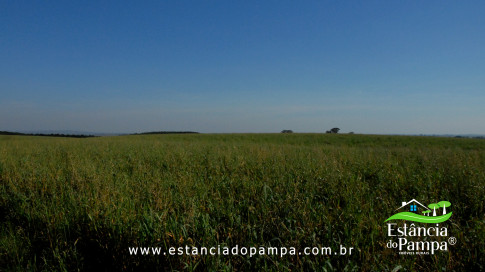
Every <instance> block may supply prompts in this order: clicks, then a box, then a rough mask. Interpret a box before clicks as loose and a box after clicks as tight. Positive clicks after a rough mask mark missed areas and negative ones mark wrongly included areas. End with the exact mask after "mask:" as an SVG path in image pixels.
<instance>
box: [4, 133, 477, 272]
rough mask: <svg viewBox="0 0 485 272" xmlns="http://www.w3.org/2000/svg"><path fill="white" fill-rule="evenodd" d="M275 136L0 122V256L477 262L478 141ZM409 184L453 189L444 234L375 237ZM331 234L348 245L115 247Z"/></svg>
mask: <svg viewBox="0 0 485 272" xmlns="http://www.w3.org/2000/svg"><path fill="white" fill-rule="evenodd" d="M287 136H288V135H283V134H279V133H275V134H246V135H245V134H232V135H219V134H217V135H206V134H193V135H192V134H191V135H163V136H161V135H138V136H117V137H97V138H89V139H69V138H47V137H19V136H0V218H1V221H2V223H1V224H0V270H2V271H79V270H81V271H122V270H125V271H133V270H146V271H157V270H158V271H163V270H188V271H193V270H200V271H233V270H237V271H261V270H273V271H315V270H317V271H393V270H394V271H397V270H399V267H402V268H403V269H405V270H407V271H445V270H446V271H483V270H485V267H484V263H483V261H480V260H482V259H483V256H485V227H484V221H483V218H484V217H483V215H484V214H485V205H484V195H485V186H484V181H485V141H483V140H475V139H455V138H438V137H409V136H407V137H406V136H370V135H350V134H293V135H292V136H291V137H287ZM413 198H415V199H418V200H419V201H422V202H426V203H434V202H437V201H440V200H447V201H450V202H451V203H453V207H449V208H448V209H450V211H452V212H453V216H452V217H451V218H450V220H448V221H447V222H445V223H442V224H445V226H447V227H448V228H449V233H450V236H453V237H456V240H457V241H458V243H457V245H455V246H450V248H449V251H447V252H439V253H438V254H435V255H413V256H401V255H397V253H396V252H395V251H394V250H392V249H388V248H386V242H387V241H388V237H387V233H386V227H385V223H384V220H385V219H386V218H388V217H389V216H390V215H392V214H393V213H394V210H395V208H396V207H398V206H399V205H400V204H401V201H403V200H409V199H413ZM447 238H448V237H444V238H443V239H447ZM433 239H442V238H441V237H433ZM340 244H341V245H343V246H346V247H354V248H355V251H354V254H353V255H351V256H348V255H347V256H304V255H301V256H299V255H297V256H289V255H287V256H284V257H279V256H269V255H256V256H253V257H251V258H249V256H242V255H231V256H187V255H183V256H171V257H169V256H163V255H159V256H130V254H129V252H128V247H136V246H140V247H145V246H154V247H161V248H162V250H164V251H167V250H168V248H169V247H185V246H207V247H210V246H218V245H220V246H229V247H232V246H236V245H238V246H239V247H243V246H244V247H250V246H257V247H259V246H266V247H269V246H273V247H279V246H288V247H296V248H297V249H299V250H302V249H303V248H304V247H307V246H308V247H324V246H329V247H332V248H333V249H334V250H335V249H336V248H338V246H339V245H340ZM481 258H482V259H481Z"/></svg>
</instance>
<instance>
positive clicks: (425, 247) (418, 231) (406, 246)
mask: <svg viewBox="0 0 485 272" xmlns="http://www.w3.org/2000/svg"><path fill="white" fill-rule="evenodd" d="M450 206H451V203H450V202H448V201H440V202H438V203H431V204H429V205H428V206H425V205H423V204H421V203H420V202H419V201H417V200H416V199H412V200H410V201H408V202H402V205H401V207H399V208H397V209H396V211H398V213H396V214H394V215H392V216H391V217H389V218H387V220H386V221H384V222H387V236H388V237H391V239H390V240H389V242H388V243H387V244H386V245H387V247H388V248H394V249H397V250H399V254H407V255H415V254H424V255H428V254H434V253H435V252H436V251H448V245H454V244H456V239H455V237H449V238H447V237H448V228H447V227H444V226H440V224H439V223H443V222H445V221H447V220H448V219H450V217H451V215H452V214H453V212H451V211H450V208H449V207H450ZM447 208H448V211H447ZM394 220H405V221H404V223H402V224H400V225H399V226H398V224H397V223H394V222H393V221H394ZM407 221H411V222H413V223H411V224H410V225H409V226H408V224H407ZM414 222H416V223H414ZM419 223H424V224H425V225H424V226H421V225H420V224H419ZM416 224H417V225H416ZM396 238H397V239H396Z"/></svg>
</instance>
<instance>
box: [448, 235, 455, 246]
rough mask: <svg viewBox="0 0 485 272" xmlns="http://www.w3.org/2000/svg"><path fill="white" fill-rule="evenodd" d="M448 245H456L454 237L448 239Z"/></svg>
mask: <svg viewBox="0 0 485 272" xmlns="http://www.w3.org/2000/svg"><path fill="white" fill-rule="evenodd" d="M448 243H449V244H450V245H454V244H456V238H455V237H450V238H448Z"/></svg>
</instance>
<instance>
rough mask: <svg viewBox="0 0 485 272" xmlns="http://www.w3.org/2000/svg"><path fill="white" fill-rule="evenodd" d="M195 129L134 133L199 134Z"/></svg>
mask: <svg viewBox="0 0 485 272" xmlns="http://www.w3.org/2000/svg"><path fill="white" fill-rule="evenodd" d="M198 133H199V132H195V131H150V132H142V133H134V134H133V135H143V134H198Z"/></svg>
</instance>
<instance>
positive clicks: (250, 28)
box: [0, 0, 485, 134]
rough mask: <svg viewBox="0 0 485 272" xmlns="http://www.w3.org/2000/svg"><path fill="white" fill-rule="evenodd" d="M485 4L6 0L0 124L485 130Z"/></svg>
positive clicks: (0, 32)
mask: <svg viewBox="0 0 485 272" xmlns="http://www.w3.org/2000/svg"><path fill="white" fill-rule="evenodd" d="M140 2H143V3H140ZM484 13H485V1H275V0H273V1H126V2H125V1H81V2H79V1H0V130H12V131H30V130H76V131H89V132H141V131H154V130H195V131H200V132H279V131H281V130H282V129H292V130H294V131H296V132H322V131H325V130H327V129H330V128H332V127H340V128H341V130H342V132H349V131H354V132H357V133H389V134H394V133H396V134H397V133H406V134H420V133H425V134H434V133H436V134H445V133H452V134H458V133H480V134H485V125H484V124H485V16H484Z"/></svg>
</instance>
